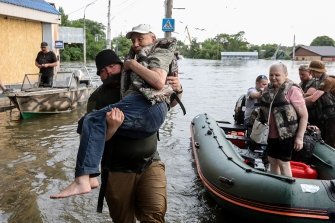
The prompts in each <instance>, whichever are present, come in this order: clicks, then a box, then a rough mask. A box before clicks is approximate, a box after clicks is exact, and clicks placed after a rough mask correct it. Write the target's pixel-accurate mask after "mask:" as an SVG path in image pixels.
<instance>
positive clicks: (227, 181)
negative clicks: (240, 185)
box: [219, 176, 234, 186]
mask: <svg viewBox="0 0 335 223" xmlns="http://www.w3.org/2000/svg"><path fill="white" fill-rule="evenodd" d="M219 181H220V182H221V183H223V184H227V185H229V186H233V185H234V180H233V179H229V178H228V177H222V176H219Z"/></svg>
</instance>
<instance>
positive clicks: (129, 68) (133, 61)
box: [123, 59, 137, 70]
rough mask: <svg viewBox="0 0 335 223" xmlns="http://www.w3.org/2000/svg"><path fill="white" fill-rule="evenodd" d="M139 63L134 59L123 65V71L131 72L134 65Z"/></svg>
mask: <svg viewBox="0 0 335 223" xmlns="http://www.w3.org/2000/svg"><path fill="white" fill-rule="evenodd" d="M134 63H137V61H136V60H134V59H128V60H126V61H125V62H124V63H123V69H124V70H131V66H132V64H134Z"/></svg>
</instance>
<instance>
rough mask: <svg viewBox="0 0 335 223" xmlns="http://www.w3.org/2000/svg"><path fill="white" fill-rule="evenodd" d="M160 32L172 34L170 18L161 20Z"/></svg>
mask: <svg viewBox="0 0 335 223" xmlns="http://www.w3.org/2000/svg"><path fill="white" fill-rule="evenodd" d="M162 30H163V31H164V32H173V31H174V19H171V18H165V19H163V22H162Z"/></svg>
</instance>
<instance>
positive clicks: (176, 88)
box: [166, 76, 182, 92]
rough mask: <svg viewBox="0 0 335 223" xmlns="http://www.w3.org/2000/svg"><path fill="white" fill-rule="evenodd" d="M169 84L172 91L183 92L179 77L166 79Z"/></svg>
mask: <svg viewBox="0 0 335 223" xmlns="http://www.w3.org/2000/svg"><path fill="white" fill-rule="evenodd" d="M166 80H167V83H168V84H170V86H171V87H172V89H173V90H174V91H175V92H181V91H182V87H181V84H180V81H179V78H178V77H174V76H168V77H166Z"/></svg>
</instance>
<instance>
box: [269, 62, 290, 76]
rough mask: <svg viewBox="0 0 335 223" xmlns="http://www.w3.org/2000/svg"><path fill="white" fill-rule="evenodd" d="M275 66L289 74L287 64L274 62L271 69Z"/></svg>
mask: <svg viewBox="0 0 335 223" xmlns="http://www.w3.org/2000/svg"><path fill="white" fill-rule="evenodd" d="M273 68H280V69H281V70H282V71H283V72H284V73H285V74H288V72H287V66H286V65H285V64H283V63H282V62H279V63H275V64H272V65H271V67H270V70H272V69H273Z"/></svg>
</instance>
